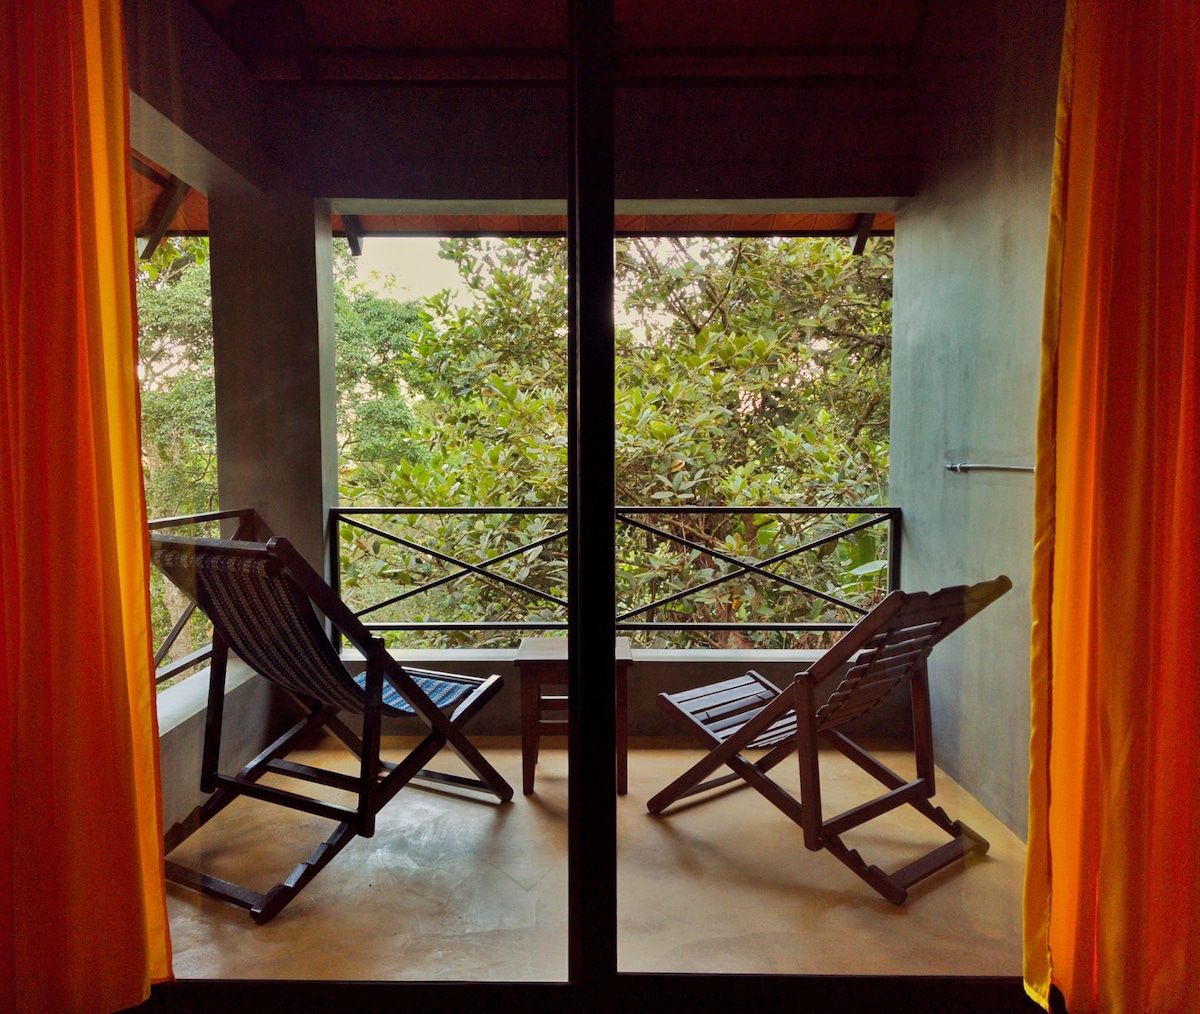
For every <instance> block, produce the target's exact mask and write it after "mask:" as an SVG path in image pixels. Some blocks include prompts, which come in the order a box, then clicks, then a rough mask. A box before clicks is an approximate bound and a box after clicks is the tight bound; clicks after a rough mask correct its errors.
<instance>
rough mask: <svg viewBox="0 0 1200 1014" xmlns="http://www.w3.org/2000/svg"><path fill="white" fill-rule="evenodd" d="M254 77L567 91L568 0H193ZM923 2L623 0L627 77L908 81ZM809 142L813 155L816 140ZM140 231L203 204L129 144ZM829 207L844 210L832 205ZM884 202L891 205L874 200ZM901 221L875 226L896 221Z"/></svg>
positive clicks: (677, 82) (808, 83)
mask: <svg viewBox="0 0 1200 1014" xmlns="http://www.w3.org/2000/svg"><path fill="white" fill-rule="evenodd" d="M188 2H190V4H191V6H192V7H193V8H194V9H195V10H196V11H198V12H199V13H200V15H201V16H202V17H203V18H204V19H205V20H206V21H207V22H208V24H209V25H210V26H211V28H212V29H213V31H214V32H215V34H216V35H217V36H218V37H219V38H220V39H221V40H223V41H224V43H225V44H226V45H227V46H228V47H229V49H230V50H231V51H232V52H233V53H234V54H235V55H236V57H237V58H238V59H239V60H240V61H241V62H242V63H243V64H244V65H245V67H246V68H247V70H248V71H249V73H250V74H251V75H252V76H253V77H254V78H257V79H258V80H259V81H262V82H270V83H272V84H278V85H285V84H289V83H297V84H302V85H304V86H317V87H319V86H321V85H322V84H324V85H329V86H341V87H344V86H346V85H354V84H363V85H380V84H384V85H387V86H395V87H406V86H408V87H422V86H438V87H454V86H455V85H463V86H480V85H483V86H486V87H500V88H509V87H514V88H530V87H533V88H539V87H541V88H562V87H564V86H565V82H566V74H567V53H566V47H567V5H566V3H565V0H554V2H537V0H410V2H390V3H385V2H380V0H188ZM928 2H929V0H616V20H617V25H618V31H617V49H616V66H615V70H616V80H617V85H618V88H624V89H632V90H633V93H634V94H636V90H637V89H638V88H639V87H651V88H667V89H670V88H672V87H680V88H687V87H706V88H711V87H717V88H725V87H728V88H735V89H736V88H742V87H745V88H752V87H757V88H763V87H765V88H768V89H769V88H771V87H772V86H774V85H786V86H800V87H803V88H816V89H818V90H820V89H823V88H824V87H828V88H829V89H830V91H829V94H831V95H832V93H833V90H835V89H847V88H849V89H853V90H856V91H857V90H859V89H872V88H877V89H880V94H882V93H883V90H884V89H889V88H896V87H898V86H901V85H903V83H904V81H905V78H906V75H907V73H908V71H909V69H910V67H911V64H912V61H913V58H914V53H915V51H916V49H917V47H918V45H919V43H920V39H921V37H922V33H923V32H926V31H928V30H929V29H928V26H927V21H928V16H927V12H926V7H927V5H928ZM815 140H816V145H815V149H814V150H815V151H819V150H820V142H819V139H815ZM134 167H135V169H137V170H138V171H137V172H135V173H134V174H133V195H134V217H135V227H136V231H137V234H138V235H139V236H142V237H149V236H155V235H159V234H162V233H163V232H166V233H168V234H200V233H204V232H206V231H207V228H208V209H207V201H206V199H205V198H204V196H203V195H202V194H200V193H197V192H196V191H188V190H187V189H186V188H183V189H182V190H181V189H179V187H178V186H177V185H176V183H175V182H174V178H173V177H172V176H171V174H170V173H168V172H167V171H166V170H163V169H162V168H161V167H159V166H156V165H155V164H154V163H152V162H150V160H149V159H146V158H144V157H141V156H138V155H136V153H135V164H134ZM832 210H836V209H832ZM881 210H883V209H881ZM347 224H348V225H349V226H350V231H351V232H355V231H357V232H359V233H360V234H362V235H372V234H379V235H406V234H409V235H428V234H443V235H444V234H453V233H479V232H492V233H507V234H530V233H547V232H549V233H554V232H561V231H563V229H564V227H565V223H564V222H563V221H562V220H561V219H560V218H559V216H552V215H549V216H548V215H539V216H517V215H511V216H492V217H491V218H488V219H487V220H486V221H485V220H483V219H479V218H474V217H472V216H457V217H454V218H447V219H445V220H442V217H435V216H429V215H425V216H414V215H410V216H404V215H373V216H371V215H364V216H359V217H357V218H356V219H353V220H352V221H351V222H349V223H343V222H342V220H341V218H340V217H337V218H335V222H334V226H335V229H337V230H338V231H339V232H342V233H345V231H346V225H347ZM617 227H618V231H620V232H624V233H655V234H668V233H673V234H702V233H714V232H726V233H729V232H739V233H745V234H754V233H783V234H793V235H794V234H822V235H829V234H843V235H855V234H856V233H861V231H862V230H863V227H864V219H863V217H862V215H861V213H859V212H855V213H846V214H819V215H818V214H807V215H800V214H788V215H771V214H765V215H764V214H757V215H686V216H680V215H674V216H663V215H658V216H656V215H649V216H646V215H641V216H631V215H626V216H621V218H620V220H619V221H618V223H617ZM893 227H894V216H893V215H891V214H880V215H878V216H875V217H874V219H873V221H868V222H867V224H866V228H868V229H871V231H873V232H876V233H879V232H890V231H891V230H892V229H893Z"/></svg>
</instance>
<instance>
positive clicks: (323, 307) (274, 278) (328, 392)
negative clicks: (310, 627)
mask: <svg viewBox="0 0 1200 1014" xmlns="http://www.w3.org/2000/svg"><path fill="white" fill-rule="evenodd" d="M209 235H210V242H211V258H212V263H211V268H212V313H213V347H214V356H215V363H216V400H217V461H218V469H217V479H218V490H219V497H220V504H221V508H222V509H230V508H236V507H253V508H254V509H255V510H257V511H258V512H259V514H260V515H261V516H262V518H263V520H264V521H265V522H266V525H267V528H268V530H269V531H268V533H265V534H275V535H284V536H286V537H287V538H288V539H290V540H291V541H292V543H293V544H294V545H295V546H296V548H297V549H298V550H299V551H300V552H301V553H303V554H304V556H305V557H306V558H307V559H308V560H309V562H310V563H312V564H313V566H315V567H316V568H317V569H318V570H319V571H321V572H322V573H325V572H326V569H327V567H326V561H327V558H328V554H327V553H326V548H325V547H326V529H327V526H326V519H327V517H328V511H329V508H330V506H332V505H333V504H334V503H335V502H336V498H337V418H336V411H337V410H336V389H335V381H334V349H333V271H332V245H331V244H332V236H331V227H330V213H329V208H328V206H327V205H324V204H322V203H321V202H314V201H313V199H312V197H311V196H305V195H302V194H293V193H286V194H271V195H264V194H263V193H261V192H259V191H257V190H254V189H253V188H250V187H242V188H232V189H220V190H214V192H212V193H210V194H209Z"/></svg>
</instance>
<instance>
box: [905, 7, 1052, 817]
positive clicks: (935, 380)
mask: <svg viewBox="0 0 1200 1014" xmlns="http://www.w3.org/2000/svg"><path fill="white" fill-rule="evenodd" d="M994 7H995V5H989V4H972V3H968V4H963V5H962V8H961V14H960V16H961V18H962V21H961V25H960V27H961V32H962V36H963V38H964V39H966V38H971V39H975V40H978V39H980V38H986V39H989V40H991V41H990V45H991V47H992V48H991V50H990V51H989V52H987V53H985V54H983V55H982V59H980V60H979V61H978V64H977V73H974V74H971V75H962V74H961V67H959V66H958V65H957V62H956V56H955V54H956V52H957V51H958V50H957V47H956V44H955V39H954V37H953V34H951V35H949V36H946V37H942V38H940V39H938V40H936V41H935V42H934V43H931V45H930V47H929V48H928V49H927V51H926V53H925V54H924V59H923V64H922V67H921V68H919V70H920V72H921V73H922V75H923V76H924V78H925V81H926V85H925V89H926V90H925V93H924V96H923V100H924V101H925V102H926V103H927V104H928V106H929V108H930V109H931V110H936V112H937V116H936V117H935V118H934V119H933V120H932V121H931V129H930V132H929V135H928V136H927V137H926V139H925V142H924V143H925V146H926V156H927V158H926V167H927V169H926V173H927V175H926V178H925V180H924V182H923V184H922V186H921V188H920V190H919V193H918V196H917V197H916V198H914V199H913V200H912V201H911V202H910V203H909V204H907V205H906V206H905V207H904V208H903V209H902V211H901V213H900V215H899V217H898V220H897V225H896V278H895V314H894V322H893V327H894V365H893V378H892V459H891V491H890V499H891V502H892V503H893V504H895V505H897V506H899V507H901V508H903V510H904V585H905V587H907V588H927V589H933V588H937V587H941V586H943V585H946V584H959V583H963V582H973V581H978V580H982V579H986V578H991V577H994V576H995V575H996V574H1000V573H1004V574H1007V575H1008V576H1009V577H1011V578H1012V580H1013V586H1014V587H1013V591H1012V592H1010V593H1009V594H1008V595H1007V596H1006V597H1005V598H1003V599H1001V600H1000V601H999V602H998V603H996V604H995V605H993V606H992V607H991V608H990V609H989V610H988V611H987V612H986V613H984V614H982V615H981V616H980V617H978V618H977V619H975V620H974V621H972V623H971V624H970V625H968V626H967V627H966V628H964V629H963V630H962V631H960V632H959V633H958V634H956V635H954V636H953V637H952V638H951V639H950V640H949V641H947V642H946V643H945V644H943V645H942V647H940V648H939V649H938V651H937V652H936V653H935V654H934V656H933V660H932V664H931V677H932V695H933V714H934V731H935V742H936V750H937V759H938V763H939V764H940V765H941V767H942V768H944V769H945V770H946V771H947V772H948V773H949V774H950V775H951V777H953V778H955V779H956V780H957V781H959V782H960V783H962V784H963V785H964V786H965V787H966V788H967V789H968V790H969V791H970V792H971V793H973V794H974V795H975V796H976V797H977V798H978V799H979V800H980V801H981V802H982V803H984V805H986V806H987V807H988V808H989V809H990V810H991V811H992V812H993V813H995V814H996V815H997V816H998V817H999V818H1000V819H1001V820H1003V821H1004V822H1005V823H1006V824H1007V825H1008V826H1009V827H1011V828H1013V830H1015V831H1016V832H1017V833H1019V834H1022V835H1023V834H1024V833H1025V829H1026V809H1027V798H1028V797H1027V779H1028V735H1029V689H1028V672H1029V628H1030V606H1029V588H1030V573H1031V561H1032V545H1033V491H1034V485H1033V483H1034V479H1033V476H1032V475H1031V474H1022V473H1003V472H971V473H969V474H952V473H950V472H948V471H947V470H946V468H945V465H946V464H947V463H948V462H951V461H972V462H985V463H1001V464H1020V465H1031V464H1033V461H1034V443H1035V440H1034V437H1035V426H1036V414H1037V388H1038V369H1039V358H1040V330H1041V311H1042V288H1043V274H1044V268H1045V252H1046V231H1047V222H1048V219H1047V213H1048V209H1049V190H1050V173H1051V165H1052V154H1053V139H1054V132H1053V128H1054V110H1055V95H1056V85H1057V70H1058V57H1059V47H1060V44H1061V29H1062V8H1061V5H1060V4H1057V3H1054V4H1030V5H1022V6H1021V8H1020V16H1019V17H1015V16H1011V15H1006V14H1005V11H1004V10H999V11H997V10H995V9H994ZM1012 9H1013V8H1012V6H1009V10H1012ZM981 26H982V27H981ZM976 44H978V42H976Z"/></svg>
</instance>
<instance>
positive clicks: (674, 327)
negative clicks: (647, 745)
mask: <svg viewBox="0 0 1200 1014" xmlns="http://www.w3.org/2000/svg"><path fill="white" fill-rule="evenodd" d="M442 256H443V257H446V258H448V259H451V260H453V261H454V262H455V264H456V266H457V267H458V269H459V273H460V276H461V277H462V279H463V284H464V288H465V295H464V298H461V299H459V300H457V301H454V300H452V299H451V297H450V295H449V294H448V293H441V294H439V295H438V296H436V297H434V298H433V299H430V300H427V301H426V304H425V308H424V311H423V313H422V327H421V329H420V331H419V332H416V333H414V334H413V341H414V344H413V347H412V349H411V351H410V353H409V363H408V365H407V367H406V368H405V376H406V377H407V378H408V382H409V384H410V389H411V391H412V393H413V395H414V400H413V402H412V408H413V415H414V417H415V423H416V427H417V434H418V436H416V437H408V436H406V440H407V441H408V443H409V445H412V444H414V443H415V444H420V445H423V446H424V447H425V448H426V452H427V453H426V454H424V455H423V456H418V455H412V454H410V455H408V456H407V457H403V458H402V460H399V461H398V463H397V464H396V466H395V467H394V468H393V469H392V471H391V472H390V474H389V475H387V476H386V478H385V480H384V482H383V483H382V484H381V486H380V487H379V488H378V490H377V492H376V493H375V494H374V495H373V496H371V497H370V502H371V503H374V504H383V503H392V504H397V505H411V506H417V505H462V506H469V505H476V506H480V505H499V506H504V505H508V506H519V505H543V506H544V505H555V504H562V503H565V500H566V461H567V446H566V329H565V321H566V284H565V268H566V266H565V246H564V244H563V243H562V241H561V240H557V239H538V240H511V241H486V240H452V241H446V242H444V243H443V244H442ZM890 264H891V245H890V241H881V240H876V241H874V242H873V243H872V244H870V245H869V247H868V251H867V254H866V256H864V257H853V256H852V255H851V253H850V251H849V248H848V246H847V244H846V243H844V242H841V241H835V240H799V239H797V240H779V239H776V240H771V239H740V240H739V239H712V240H703V241H682V240H658V241H655V240H641V239H639V240H631V241H622V242H620V243H618V246H617V251H616V265H617V283H618V298H619V300H620V310H619V312H618V319H619V320H620V321H621V326H619V327H618V332H617V336H616V347H617V357H618V358H617V364H616V368H617V399H616V449H617V500H618V502H619V503H624V504H629V505H638V504H642V505H658V506H662V507H671V508H686V507H688V506H692V505H709V506H712V505H741V504H772V505H778V506H780V507H781V508H783V507H789V506H796V505H810V506H811V505H818V506H830V507H840V508H842V511H841V512H840V514H838V515H830V516H829V517H827V518H812V517H808V518H803V517H800V516H796V515H791V516H788V515H783V516H779V517H771V518H767V517H763V518H754V517H752V516H745V515H736V514H701V513H686V514H676V515H674V516H672V517H660V518H657V519H652V520H653V523H654V524H655V526H656V527H657V528H658V529H659V533H658V534H654V533H650V532H646V531H643V530H632V529H629V528H628V527H626V528H623V529H622V530H621V531H620V532H619V535H618V561H617V567H618V574H619V581H620V584H619V588H620V594H621V603H620V605H621V608H622V609H629V610H632V609H636V608H638V607H640V606H644V605H646V604H647V603H649V602H651V601H653V600H654V599H656V598H660V597H662V596H665V595H669V594H674V593H679V592H684V591H685V590H686V589H688V588H690V587H691V586H692V585H695V584H697V583H702V582H704V581H708V580H712V579H714V578H716V577H718V576H719V575H721V574H723V573H728V572H730V571H731V570H736V569H737V564H736V563H734V562H731V560H734V561H736V560H743V561H753V560H767V559H770V558H771V557H773V556H777V555H779V554H787V553H789V552H790V551H791V550H794V549H796V548H797V547H799V546H801V545H803V544H804V543H805V542H806V541H810V540H812V539H818V538H821V537H823V536H824V535H827V534H829V533H830V532H831V531H833V530H834V528H835V527H836V526H837V525H838V524H840V523H842V522H844V521H845V520H846V517H847V510H846V508H851V509H858V510H861V509H862V508H864V507H869V506H871V505H876V504H881V503H883V502H884V500H885V492H884V487H885V477H886V468H887V450H888V448H887V430H888V418H887V409H888V400H889V399H888V371H889V358H890V308H891V302H890V300H891V274H890ZM537 517H538V518H539V519H541V520H540V521H539V523H542V522H544V521H545V519H544V518H543V516H541V515H537ZM399 523H400V519H397V524H399ZM529 523H530V522H529V520H528V519H527V518H526V519H522V518H520V517H509V518H506V519H505V520H503V521H498V520H497V519H495V518H482V519H481V518H479V517H478V516H465V517H461V518H447V517H445V516H442V517H441V518H440V519H439V521H438V530H437V532H436V533H425V534H423V535H421V537H420V538H417V533H416V531H415V529H408V530H407V531H408V536H407V537H411V538H413V540H414V541H423V540H424V539H433V540H434V541H430V542H424V544H426V545H432V546H436V547H437V548H439V549H441V550H442V551H443V552H446V553H448V554H450V555H455V556H458V557H459V558H461V559H463V560H466V561H467V562H470V563H472V564H474V565H480V564H481V563H483V561H485V560H486V559H487V558H488V555H489V553H501V552H504V551H506V550H507V549H513V548H515V546H517V545H518V544H519V543H520V539H521V538H526V537H527V536H522V535H521V534H520V532H521V527H522V524H526V525H527V524H529ZM411 524H413V525H418V524H419V523H418V522H416V521H415V520H413V521H412V522H411ZM501 531H502V533H503V539H501V538H500V533H501ZM673 537H675V538H673ZM678 538H687V539H689V540H691V541H692V542H693V543H694V544H695V546H702V547H708V548H707V549H698V548H695V546H692V547H686V546H684V545H683V544H681V543H680V542H679V541H678ZM438 540H441V541H440V542H439V541H438ZM881 547H882V541H881V537H880V533H878V532H874V531H868V532H864V533H860V534H858V535H857V536H853V537H849V538H846V539H842V540H838V541H831V542H829V543H827V544H825V545H824V546H823V547H822V548H821V549H820V550H819V551H817V552H812V553H807V554H802V555H797V556H794V557H789V558H787V559H785V560H783V561H782V562H780V563H778V564H772V565H771V569H773V570H774V571H775V572H777V573H780V574H784V575H785V576H787V577H788V578H789V579H790V580H793V581H798V582H802V583H804V584H806V585H812V586H815V587H817V588H820V589H823V590H826V591H827V592H828V593H829V594H830V595H842V594H846V595H850V596H851V598H852V599H853V600H855V601H861V602H864V603H869V602H870V601H872V600H873V599H874V598H876V597H877V596H878V594H879V592H880V590H881V589H882V587H883V585H884V583H885V581H886V573H885V571H884V569H883V568H884V566H885V564H883V562H882V561H881V560H879V559H878V556H879V554H880V553H881V552H882V548H881ZM538 552H539V554H540V555H539V556H538V557H537V562H536V564H533V563H531V561H530V560H529V559H527V558H526V557H525V556H524V555H523V554H516V555H515V556H514V557H512V558H511V559H510V561H506V564H505V565H506V566H508V565H510V564H511V566H514V567H525V566H531V567H533V568H534V569H533V571H532V572H535V573H539V574H540V580H541V584H540V585H539V587H540V588H543V589H550V588H553V587H559V586H560V585H561V584H562V583H563V581H564V580H565V577H564V575H565V561H564V559H563V557H562V552H561V546H560V545H556V546H555V547H553V548H550V547H547V549H546V550H545V551H544V552H543V551H542V550H539V551H538ZM722 555H724V556H726V557H728V558H729V559H721V557H722ZM343 560H344V564H345V566H347V568H348V572H347V573H348V574H349V575H350V578H349V580H348V581H346V582H344V587H347V588H348V589H349V590H350V591H351V593H352V594H355V595H357V596H361V601H362V602H364V603H365V602H367V601H373V600H378V599H382V598H384V597H387V596H388V595H394V594H397V593H398V592H399V591H400V590H401V589H403V590H405V591H411V590H412V589H413V588H415V587H416V586H417V585H418V584H419V583H420V582H421V581H428V580H435V579H437V578H438V577H444V576H445V575H446V574H447V573H449V571H447V570H446V569H445V568H446V567H447V566H448V565H447V564H445V563H440V564H431V563H425V564H422V563H421V561H420V555H419V554H416V553H414V552H413V551H412V550H401V549H397V548H396V547H394V546H390V547H389V545H388V544H386V543H383V544H380V543H377V542H371V543H369V544H368V543H364V542H363V541H362V540H361V539H359V538H357V537H356V535H355V534H354V533H353V532H352V531H347V532H346V533H344V541H343ZM539 568H540V570H539ZM387 581H396V582H397V584H398V586H399V587H396V586H392V587H390V588H389V589H388V590H387V591H386V592H385V591H384V589H385V588H387V584H386V582H387ZM454 587H455V588H456V589H458V588H461V589H463V592H462V593H461V594H458V595H456V596H448V595H446V594H445V593H444V590H445V589H446V588H447V585H442V586H440V589H441V590H439V591H438V592H436V593H424V595H423V596H416V595H414V596H413V598H412V599H405V600H404V601H403V602H401V603H397V604H395V605H394V606H391V607H389V609H388V611H387V615H386V617H385V616H383V615H380V616H378V617H376V618H380V619H382V618H389V619H395V620H403V619H409V620H411V619H413V618H414V617H415V616H417V615H418V613H419V614H420V615H421V616H422V617H425V616H431V617H432V616H433V615H434V614H436V618H437V619H440V620H444V621H452V620H459V619H462V620H463V621H468V620H471V619H475V620H478V619H479V618H480V617H481V616H485V615H486V616H487V617H488V618H490V619H506V620H519V619H525V620H528V619H530V618H532V617H533V616H534V615H541V614H542V612H543V611H544V609H543V607H544V606H545V602H544V601H542V600H537V599H535V598H532V597H526V598H524V599H523V598H522V597H521V596H520V595H518V594H515V593H514V591H513V589H511V588H508V587H505V588H503V589H496V588H492V589H491V590H490V591H488V590H482V591H480V590H476V589H477V588H481V589H486V582H482V581H478V580H476V579H473V578H472V579H470V581H467V580H465V579H460V580H458V581H455V582H454ZM468 587H469V588H471V589H472V590H471V591H470V592H467V591H466V590H465V589H467V588H468ZM480 596H482V598H481V597H480ZM426 600H429V601H428V604H427V603H426ZM418 602H420V603H422V604H421V605H420V606H419V607H418V605H417V603H418ZM434 603H436V606H435V605H434ZM531 606H532V609H533V610H534V611H533V612H531V611H530V609H531ZM798 608H799V609H801V615H796V610H797V609H798ZM781 609H786V610H789V614H788V615H787V616H781V615H779V611H780V610H781ZM550 615H551V616H552V617H553V618H556V619H561V618H562V614H561V611H559V612H553V611H552V612H551V613H550ZM640 618H646V619H655V620H658V621H662V622H666V621H671V620H680V619H693V620H702V621H711V622H739V621H740V622H751V621H759V622H761V621H764V620H770V619H789V620H813V621H830V620H847V619H852V618H853V617H852V616H851V615H849V613H848V611H847V610H844V609H839V608H837V607H835V606H834V605H832V604H831V603H830V602H829V601H827V600H826V599H824V598H822V597H821V596H819V595H817V596H813V595H800V596H798V595H797V594H795V591H794V589H793V588H790V587H788V586H787V585H778V586H774V587H771V586H769V582H764V581H763V579H762V578H757V579H754V580H735V581H733V582H727V583H723V584H721V585H717V586H714V587H713V588H711V589H704V590H701V591H698V592H694V593H692V594H689V595H686V596H684V597H683V598H682V599H681V600H680V601H679V602H678V603H673V604H672V605H671V606H670V607H669V608H666V607H659V608H657V609H656V610H655V611H654V614H653V615H645V616H642V617H640ZM707 640H708V641H709V643H729V642H730V641H731V640H732V641H733V642H734V643H749V641H748V640H747V639H746V638H744V637H743V636H742V635H738V634H729V633H725V632H720V633H715V634H712V635H711V636H709V637H708V638H707ZM756 640H757V641H758V642H761V643H768V642H769V641H770V638H769V637H768V638H764V637H758V638H757V639H756Z"/></svg>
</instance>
